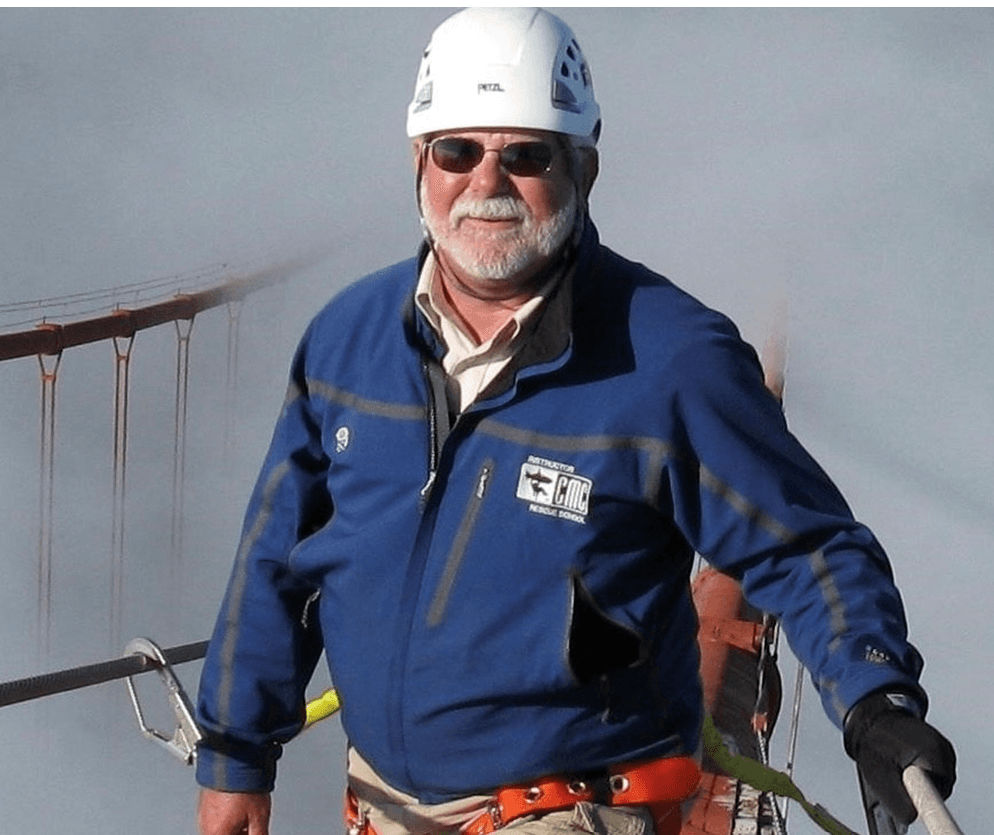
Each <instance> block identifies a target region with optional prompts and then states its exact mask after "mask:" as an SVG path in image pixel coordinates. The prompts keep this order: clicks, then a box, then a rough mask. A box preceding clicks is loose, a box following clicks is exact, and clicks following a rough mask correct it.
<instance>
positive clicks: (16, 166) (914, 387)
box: [0, 8, 994, 835]
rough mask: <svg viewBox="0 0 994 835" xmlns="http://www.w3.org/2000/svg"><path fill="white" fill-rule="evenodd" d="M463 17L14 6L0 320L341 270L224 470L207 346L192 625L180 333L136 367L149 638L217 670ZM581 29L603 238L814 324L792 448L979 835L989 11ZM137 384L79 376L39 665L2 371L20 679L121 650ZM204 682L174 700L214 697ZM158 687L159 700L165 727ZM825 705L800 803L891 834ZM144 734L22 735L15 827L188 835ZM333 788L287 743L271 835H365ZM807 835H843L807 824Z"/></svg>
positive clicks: (274, 320)
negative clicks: (318, 354)
mask: <svg viewBox="0 0 994 835" xmlns="http://www.w3.org/2000/svg"><path fill="white" fill-rule="evenodd" d="M447 14H448V11H447V10H440V9H426V8H405V9H380V8H372V9H305V10H292V11H283V10H264V9H231V10H227V9H221V10H210V11H207V10H196V9H194V10H188V9H164V10H163V9H159V10H145V9H102V10H97V9H75V10H74V9H0V112H2V113H3V119H2V123H0V125H2V126H0V154H2V159H3V175H2V177H3V188H2V189H0V218H2V220H3V222H2V223H0V251H2V252H3V258H2V261H0V306H2V305H3V304H5V303H9V302H15V301H22V300H27V299H40V298H49V297H60V296H63V295H65V294H69V293H76V292H80V291H84V290H93V289H98V288H105V287H115V286H120V285H123V284H129V283H133V282H140V281H145V280H148V279H152V278H157V277H163V276H165V277H168V276H181V275H185V274H187V273H189V272H190V271H198V270H206V269H219V270H220V271H221V272H225V273H227V272H231V271H235V270H237V269H238V268H240V267H241V266H243V265H254V266H257V265H260V264H262V265H265V264H276V263H280V262H281V261H283V260H284V259H287V258H292V257H296V256H299V255H301V254H303V253H308V254H313V253H315V252H320V253H322V255H321V258H320V260H319V261H318V262H317V263H316V264H315V265H313V266H310V267H308V268H306V269H303V270H301V271H299V272H298V273H297V274H295V275H294V276H293V277H292V278H291V279H290V280H289V281H288V282H287V283H286V284H285V285H282V286H279V287H276V288H272V289H268V290H265V291H262V292H260V293H259V294H258V295H257V296H256V297H253V298H251V299H249V300H248V301H247V302H246V303H245V305H244V306H243V308H242V309H241V312H240V316H239V378H238V390H237V404H238V406H237V422H236V424H235V433H236V434H235V438H236V443H235V444H234V445H233V447H232V448H231V449H229V450H228V451H227V452H226V451H225V450H224V449H223V444H222V443H221V440H220V438H221V437H222V432H221V429H222V423H223V420H224V418H223V405H224V390H223V379H224V372H225V352H226V344H227V343H226V340H227V328H228V314H227V313H226V311H225V310H224V309H219V310H214V311H209V312H205V313H203V314H201V315H200V316H198V317H197V320H196V321H195V323H194V327H193V332H192V341H191V352H192V358H191V380H190V386H191V391H190V407H189V408H190V427H189V430H188V444H189V449H188V459H187V467H186V473H187V486H186V494H185V508H186V516H185V519H184V544H185V548H184V561H183V577H182V588H181V592H180V593H179V595H178V596H176V595H173V596H170V594H169V593H167V592H168V589H167V587H168V579H167V578H168V566H167V565H166V560H167V555H168V544H169V523H170V518H171V504H170V501H171V499H170V489H171V473H172V438H173V436H172V431H173V429H172V427H173V408H174V405H173V404H174V399H173V398H174V388H175V378H174V373H175V371H174V366H175V351H176V347H175V345H176V335H175V332H174V329H173V328H172V327H171V326H164V327H161V328H157V329H153V330H150V331H147V332H142V333H140V334H139V335H138V336H137V337H136V339H135V342H134V347H133V358H132V363H131V370H132V392H131V414H130V424H131V432H130V437H129V471H128V499H127V506H126V507H127V529H126V555H125V560H126V563H125V565H126V572H125V600H124V610H123V624H124V634H125V636H126V638H130V637H134V636H137V635H148V637H150V638H152V639H153V640H156V641H157V642H159V643H160V644H162V645H164V646H170V645H174V644H177V643H183V642H187V641H195V640H201V639H203V638H206V637H207V636H208V633H209V630H210V628H211V625H212V621H213V616H214V612H215V610H216V607H217V604H218V602H219V598H220V595H221V593H222V590H223V584H224V581H225V579H226V576H227V572H228V568H229V566H230V563H231V560H232V558H233V555H234V549H235V545H236V541H237V533H238V527H239V524H240V517H241V513H242V509H243V505H244V502H245V500H246V498H247V495H248V491H249V490H250V488H251V482H252V479H253V477H254V473H255V470H256V468H257V467H258V464H259V462H260V460H261V456H262V454H263V451H264V449H265V446H266V443H267V442H268V436H269V432H270V431H271V425H272V421H273V419H274V418H275V416H276V414H277V411H278V409H279V405H280V403H281V400H282V396H283V390H284V385H285V374H286V368H287V363H288V361H289V356H290V353H291V352H292V350H293V346H294V344H295V342H296V339H297V338H298V336H299V333H300V331H301V330H302V328H303V326H304V325H305V323H306V322H307V320H308V318H309V317H310V316H311V315H312V314H313V313H314V312H315V311H316V310H317V308H318V307H319V306H320V305H321V304H322V303H323V302H324V300H325V299H326V298H328V296H330V295H331V294H332V293H333V292H334V291H335V290H336V289H337V288H339V287H341V286H343V285H344V284H346V283H347V282H349V281H351V280H353V279H354V278H356V277H358V276H360V275H363V274H364V273H366V272H369V271H371V270H373V269H376V268H379V267H381V266H384V265H385V264H388V263H392V262H394V261H397V260H400V259H402V258H406V257H409V256H410V255H411V254H413V252H414V250H415V247H416V246H417V243H418V238H419V227H418V223H417V217H416V211H415V206H414V200H413V183H412V178H411V166H410V154H409V150H408V144H407V140H406V138H405V136H404V115H405V107H406V103H407V101H408V99H409V97H410V95H411V92H412V89H413V83H414V77H415V73H416V70H417V65H418V60H419V57H420V53H421V50H422V48H423V47H424V45H425V43H426V42H427V39H428V37H429V35H430V33H431V30H432V29H433V28H434V26H435V25H437V23H439V22H440V21H441V20H442V19H444V17H445V16H446V15H447ZM561 14H562V16H563V17H564V18H565V19H566V20H567V21H568V22H569V23H570V24H571V25H572V27H573V28H574V30H575V32H576V34H577V37H578V40H579V42H580V44H581V46H582V47H583V50H584V52H585V54H586V57H587V59H588V61H589V63H590V66H591V70H592V74H593V81H594V88H595V91H596V93H597V97H598V99H599V101H600V103H601V108H602V112H603V118H604V133H603V138H602V142H601V155H602V156H601V174H600V178H599V180H598V182H597V184H596V186H595V188H594V192H593V195H592V201H591V202H592V214H593V216H594V219H595V222H596V223H597V224H598V228H599V231H600V235H601V239H602V241H604V242H605V243H606V244H607V245H608V246H611V247H612V248H614V249H616V250H617V251H619V252H621V253H622V254H624V255H626V256H628V257H630V258H633V259H636V260H640V261H643V262H644V263H646V264H648V265H649V266H650V267H652V268H653V269H655V270H657V271H659V272H662V273H664V274H665V275H667V276H668V277H670V278H671V279H673V280H674V281H675V282H676V283H677V284H679V285H680V286H682V287H684V288H685V289H687V290H689V291H690V292H691V293H693V294H695V295H697V296H698V297H699V298H701V299H702V300H703V301H705V302H706V303H708V304H710V305H712V306H715V307H718V308H719V309H721V310H723V311H725V312H727V313H728V314H730V315H731V316H732V317H733V318H734V319H735V320H736V321H737V322H738V324H739V325H740V327H741V328H742V331H743V333H744V335H745V336H746V338H747V339H749V340H750V341H752V342H753V343H754V344H756V345H757V346H761V345H762V344H763V343H764V342H765V340H766V337H767V335H768V334H769V332H770V329H771V328H772V327H773V324H772V323H773V321H774V320H775V319H776V316H775V311H776V310H778V309H781V307H782V308H784V309H785V310H786V314H785V316H784V317H783V321H784V324H785V327H786V329H787V332H788V336H789V360H788V367H787V395H786V409H787V414H788V419H789V421H790V424H791V426H792V428H793V430H794V431H795V433H796V434H797V435H798V436H799V437H800V438H801V440H802V441H803V442H804V443H805V444H806V445H807V446H808V448H809V449H810V450H811V451H812V452H813V453H814V455H815V456H816V458H818V460H819V461H820V462H821V463H822V465H823V466H824V467H825V468H826V469H827V470H828V472H829V473H830V474H831V475H832V477H833V478H834V480H835V481H836V482H837V483H838V484H839V486H840V487H841V488H842V490H843V492H844V493H845V495H846V496H847V498H848V499H849V502H850V504H851V505H852V507H853V509H854V511H855V512H856V514H857V516H858V517H860V518H861V519H862V520H863V521H865V522H867V523H868V524H869V525H870V526H871V527H872V528H873V529H874V531H875V532H876V533H877V535H878V536H879V538H880V539H881V540H882V542H883V543H884V545H885V547H886V548H887V550H888V552H889V554H890V556H891V558H892V561H893V563H894V567H895V573H896V575H897V579H898V582H899V585H900V587H901V589H902V592H903V594H904V598H905V604H906V608H907V610H908V614H909V619H910V621H911V629H912V638H913V640H914V642H915V643H916V644H917V646H918V647H919V648H920V649H921V650H922V652H923V654H924V655H925V657H926V661H927V666H926V671H925V675H924V679H923V683H924V685H925V687H926V688H927V689H928V691H929V693H930V695H931V699H932V707H931V712H930V717H931V719H932V721H933V722H934V723H935V724H936V725H937V726H938V727H940V728H941V729H942V730H943V731H944V732H945V733H946V734H947V735H948V736H949V737H950V738H951V739H952V740H953V741H954V742H955V744H956V746H957V749H958V753H959V757H960V782H959V784H958V787H957V790H956V794H955V795H954V797H953V799H952V802H951V806H952V809H953V811H954V813H955V814H956V815H957V817H958V819H959V821H960V823H961V825H962V827H963V829H964V830H965V831H967V832H980V831H982V828H983V826H984V824H983V820H984V813H983V811H982V808H983V807H982V803H983V799H984V795H985V791H986V787H985V782H986V781H985V780H984V777H985V774H986V767H987V760H988V758H989V756H990V754H991V753H992V752H994V730H992V728H991V723H990V721H989V720H988V719H987V718H986V716H985V714H984V708H985V707H986V705H987V704H988V703H989V702H990V693H992V692H994V674H992V672H991V670H992V667H994V665H992V664H991V650H990V647H991V646H992V644H994V620H992V619H991V617H990V616H989V615H988V610H989V609H990V601H989V593H990V588H991V585H992V584H991V579H990V578H991V573H990V568H989V567H988V559H989V555H990V553H991V552H992V546H994V524H992V522H991V519H992V511H994V499H992V492H994V476H992V473H994V444H992V443H991V440H992V432H991V417H990V416H991V414H992V413H994V386H992V385H991V383H990V372H989V364H990V358H991V356H992V353H994V335H992V329H991V326H990V325H991V313H992V310H994V282H992V281H991V277H992V270H994V237H992V235H991V230H992V229H994V156H992V154H991V151H990V144H991V140H990V137H991V135H992V130H994V98H992V96H991V90H992V89H994V13H992V12H991V11H990V10H986V9H975V10H935V9H920V10H858V9H856V10H854V9H839V10H792V9H774V10H762V11H756V10H738V9H722V10H694V9H690V10H668V9H649V8H639V9H599V8H581V9H563V10H561ZM221 265H226V266H221ZM177 283H179V281H178V280H177ZM51 318H53V319H56V320H58V315H57V313H52V314H51ZM3 324H4V322H2V321H0V325H3ZM113 374H114V369H113V351H112V348H111V347H110V346H109V345H108V344H107V343H99V344H95V345H91V346H86V347H81V348H74V349H71V350H69V351H67V352H66V353H65V355H64V356H63V359H62V362H61V365H60V369H59V382H58V387H57V393H58V400H57V403H58V406H57V408H58V429H57V447H56V467H57V474H56V484H55V496H56V511H55V525H56V526H55V536H54V549H53V571H54V578H53V599H52V624H51V629H52V633H51V634H52V649H51V652H50V655H49V657H47V658H45V659H38V658H37V655H36V634H35V622H36V605H37V604H36V599H35V597H36V592H35V590H36V587H37V586H36V582H37V581H36V577H35V569H36V555H37V513H38V477H39V476H38V422H39V405H38V400H39V389H40V384H39V372H38V363H37V361H36V360H35V359H34V358H26V359H21V360H13V361H9V362H4V363H0V386H2V391H3V397H2V398H0V429H2V432H0V455H2V458H0V460H2V461H3V462H4V474H3V477H2V478H0V503H2V504H0V507H2V508H3V513H4V519H5V523H6V524H5V525H4V534H3V538H2V540H0V541H2V551H0V559H2V560H3V565H4V574H3V579H4V582H3V583H2V587H0V606H2V610H0V611H2V612H3V614H2V615H0V634H2V636H3V646H4V651H3V652H2V653H0V679H2V680H9V679H13V678H19V677H21V676H27V675H33V674H35V673H37V672H41V671H42V670H49V669H57V668H61V667H66V666H75V665H78V664H85V663H91V662H94V661H100V660H104V659H105V658H108V657H111V656H112V655H114V654H116V653H118V652H120V651H121V650H123V647H120V648H116V649H115V648H113V647H111V646H109V645H108V626H107V606H108V600H109V564H110V534H109V530H110V513H111V500H110V497H111V486H110V475H111V448H112V441H113V437H112V431H113V424H112V419H113ZM783 656H784V657H783V665H782V666H783V673H784V678H785V681H786V682H787V691H788V693H789V689H790V688H789V685H790V682H791V681H792V676H793V661H792V660H791V659H790V658H789V652H788V651H787V650H786V647H783ZM371 663H375V660H371ZM198 673H199V669H198V665H197V664H189V665H183V666H182V667H179V668H177V674H178V675H179V677H180V679H181V680H182V681H183V682H184V684H185V685H186V686H187V688H188V689H189V691H190V693H191V696H192V694H193V693H194V692H195V689H196V681H197V676H198ZM324 682H325V679H320V680H318V681H316V682H315V683H314V689H315V691H318V690H320V689H321V687H322V686H323V684H324ZM157 686H158V685H157V682H156V681H155V679H154V677H153V676H146V677H144V678H143V681H142V691H143V693H145V694H147V698H148V699H149V700H150V701H153V700H155V699H157V698H161V697H162V694H161V693H159V692H158V691H157V689H156V688H157ZM804 704H805V710H804V713H803V722H802V727H801V733H800V746H801V752H800V755H799V759H798V764H797V771H796V779H797V782H798V783H799V784H800V785H801V787H802V788H803V789H804V791H805V793H806V794H807V795H808V796H809V798H811V799H813V800H815V801H817V802H819V803H821V804H823V805H825V806H826V807H827V808H828V809H829V810H831V811H832V812H833V813H834V814H836V815H837V816H838V817H841V818H842V819H844V820H845V821H846V823H847V824H848V825H849V826H850V827H853V828H856V829H864V827H865V822H864V820H863V817H862V811H861V809H860V805H859V799H858V791H857V789H856V784H855V779H854V771H853V768H852V765H851V763H850V762H849V760H848V759H847V757H846V756H845V754H844V752H843V751H842V746H841V740H840V738H839V735H838V732H837V731H836V730H835V728H834V727H833V726H831V725H830V724H829V722H828V720H827V719H826V718H825V717H824V716H823V714H822V713H821V709H820V706H819V705H818V704H817V701H816V698H815V696H814V693H813V691H812V689H811V687H810V685H809V684H808V685H806V692H805V695H804ZM129 711H130V707H129V705H128V704H127V701H126V697H125V691H124V686H123V684H121V683H120V682H116V683H114V684H108V685H103V686H101V687H97V688H93V689H92V690H88V691H81V692H77V693H72V694H65V695H61V696H54V697H51V698H49V699H46V700H43V701H41V702H39V703H37V704H30V705H18V706H13V707H7V708H3V709H2V710H0V740H2V741H3V748H4V752H5V755H4V757H3V759H2V760H0V785H2V786H3V789H2V794H0V798H2V800H0V802H2V804H3V808H4V813H3V821H4V823H3V825H2V827H0V828H2V829H3V831H10V832H17V833H21V835H37V834H38V833H48V832H59V833H65V834H66V835H75V834H76V833H80V835H82V833H91V832H95V831H104V832H141V833H148V835H156V833H167V832H169V833H174V832H182V831H188V832H192V831H194V826H193V811H192V809H193V804H194V801H195V795H196V788H195V786H194V784H193V775H192V771H191V770H190V769H188V768H186V767H185V766H183V765H182V764H181V763H179V762H178V761H175V760H173V759H172V758H170V757H169V755H168V754H167V753H166V752H164V751H162V750H161V749H159V748H158V747H157V746H154V745H152V744H150V743H149V742H147V741H145V740H143V739H142V738H141V737H140V736H139V734H138V732H137V730H136V729H135V727H134V720H133V717H132V716H131V715H130V713H129ZM167 720H168V717H165V718H162V719H161V721H162V722H165V721H167ZM786 724H787V717H783V718H782V722H781V725H782V726H785V725H786ZM782 735H783V734H782V727H781V733H780V734H779V735H778V739H777V740H776V744H775V746H774V749H773V752H772V753H773V759H774V764H778V765H781V766H782V765H783V756H784V755H783V740H782V739H781V738H780V737H782ZM442 755H444V752H440V756H442ZM343 756H344V741H343V739H342V736H341V732H340V729H339V727H338V725H337V722H336V721H335V720H330V721H328V722H326V723H324V724H323V725H321V726H318V727H317V728H315V729H313V730H311V731H309V732H307V733H305V734H304V735H303V736H302V737H301V738H300V739H299V740H297V741H295V742H294V743H292V744H291V745H290V746H288V748H287V751H286V753H285V755H284V758H283V760H282V764H281V771H280V777H279V787H278V791H277V796H276V819H275V823H274V827H273V831H274V833H283V835H290V834H292V833H305V832H312V831H329V832H338V831H340V830H339V823H338V821H339V809H338V805H339V797H340V793H341V788H342V759H343ZM316 822H317V823H316ZM916 828H920V824H918V825H916ZM790 831H791V832H792V833H804V835H806V834H807V833H813V832H815V831H816V830H815V828H814V826H813V824H809V823H808V821H807V820H806V819H804V817H803V815H802V814H801V813H800V812H799V811H798V810H797V809H793V810H792V811H791V817H790Z"/></svg>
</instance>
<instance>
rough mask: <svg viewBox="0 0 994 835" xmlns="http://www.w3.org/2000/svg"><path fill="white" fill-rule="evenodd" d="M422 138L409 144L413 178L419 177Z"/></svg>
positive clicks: (422, 146) (423, 142)
mask: <svg viewBox="0 0 994 835" xmlns="http://www.w3.org/2000/svg"><path fill="white" fill-rule="evenodd" d="M424 144H425V141H424V137H421V136H418V137H416V138H415V139H414V140H413V141H412V142H411V165H413V166H414V176H416V177H420V176H421V162H422V156H421V151H422V149H423V148H424Z"/></svg>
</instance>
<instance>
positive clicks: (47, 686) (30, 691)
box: [0, 641, 208, 707]
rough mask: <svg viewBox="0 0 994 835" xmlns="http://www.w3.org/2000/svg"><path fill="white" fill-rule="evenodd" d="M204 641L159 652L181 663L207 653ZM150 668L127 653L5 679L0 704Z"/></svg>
mask: <svg viewBox="0 0 994 835" xmlns="http://www.w3.org/2000/svg"><path fill="white" fill-rule="evenodd" d="M207 644H208V642H207V641H200V642H198V643H194V644H183V645H182V646H177V647H171V648H170V649H167V650H163V653H162V654H163V656H164V657H165V659H166V661H167V662H169V663H170V664H185V663H186V662H188V661H196V660H198V659H200V658H203V657H204V655H206V654H207ZM154 669H156V665H155V662H154V661H152V659H150V658H148V657H147V656H144V655H129V656H127V657H125V658H116V659H114V660H113V661H102V662H100V663H98V664H90V665H88V666H85V667H74V668H73V669H69V670H60V671H58V672H55V673H46V674H44V675H40V676H32V677H31V678H22V679H18V680H16V681H7V682H4V683H2V684H0V707H7V705H14V704H18V703H19V702H27V701H31V700H32V699H41V698H43V697H45V696H53V695H55V694H56V693H66V692H68V691H70V690H78V689H80V688H83V687H92V686H94V685H96V684H104V683H105V682H108V681H114V680H115V679H119V678H127V677H128V676H134V675H138V674H139V673H147V672H150V671H151V670H154Z"/></svg>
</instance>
